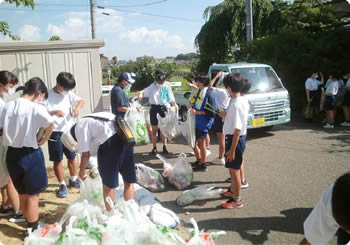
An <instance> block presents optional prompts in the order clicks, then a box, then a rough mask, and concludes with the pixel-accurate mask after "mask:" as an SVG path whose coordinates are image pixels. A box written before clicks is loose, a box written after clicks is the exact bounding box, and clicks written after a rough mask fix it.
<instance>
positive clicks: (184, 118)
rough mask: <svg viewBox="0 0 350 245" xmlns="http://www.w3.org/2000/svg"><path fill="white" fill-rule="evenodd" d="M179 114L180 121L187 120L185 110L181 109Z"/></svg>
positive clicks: (184, 108)
mask: <svg viewBox="0 0 350 245" xmlns="http://www.w3.org/2000/svg"><path fill="white" fill-rule="evenodd" d="M179 114H180V115H179V117H180V121H182V122H185V121H186V120H187V108H186V107H181V109H180V111H179Z"/></svg>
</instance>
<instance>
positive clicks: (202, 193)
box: [176, 184, 222, 206]
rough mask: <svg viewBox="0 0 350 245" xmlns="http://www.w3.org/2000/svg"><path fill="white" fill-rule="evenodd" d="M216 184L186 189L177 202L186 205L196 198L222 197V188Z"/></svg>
mask: <svg viewBox="0 0 350 245" xmlns="http://www.w3.org/2000/svg"><path fill="white" fill-rule="evenodd" d="M214 188H215V185H210V184H208V185H201V186H198V187H196V188H194V189H192V190H187V191H184V192H183V193H181V194H180V196H178V197H177V198H176V202H177V204H178V205H180V206H185V205H187V204H190V203H192V202H193V201H194V200H203V199H209V198H215V197H220V194H221V193H222V189H221V188H220V189H216V190H213V189H214Z"/></svg>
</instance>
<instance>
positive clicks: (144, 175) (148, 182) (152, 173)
mask: <svg viewBox="0 0 350 245" xmlns="http://www.w3.org/2000/svg"><path fill="white" fill-rule="evenodd" d="M135 166H136V177H137V182H138V183H139V184H140V185H142V186H144V187H145V188H147V189H149V190H150V191H152V192H157V191H162V190H164V188H165V186H164V180H163V177H162V176H161V174H160V173H159V172H158V171H157V170H155V169H153V168H150V167H147V166H146V165H144V164H142V163H137V164H135Z"/></svg>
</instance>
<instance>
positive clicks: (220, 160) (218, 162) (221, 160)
mask: <svg viewBox="0 0 350 245" xmlns="http://www.w3.org/2000/svg"><path fill="white" fill-rule="evenodd" d="M212 163H213V164H215V165H225V159H224V158H218V157H217V158H215V159H214V160H213V161H212Z"/></svg>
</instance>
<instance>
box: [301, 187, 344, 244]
mask: <svg viewBox="0 0 350 245" xmlns="http://www.w3.org/2000/svg"><path fill="white" fill-rule="evenodd" d="M333 187H334V184H332V185H330V186H329V187H328V188H327V189H326V190H325V191H324V192H323V194H322V197H321V199H320V201H319V202H318V203H317V204H316V206H315V207H314V209H313V210H312V212H311V213H310V214H309V216H308V217H307V218H306V220H305V222H304V235H305V238H306V239H307V240H308V242H310V243H311V244H328V243H329V241H330V240H331V239H332V238H333V237H334V235H335V234H336V233H337V231H339V228H340V226H339V225H338V223H337V222H336V221H335V219H334V217H333V214H332V193H333ZM340 232H341V233H342V231H341V230H340ZM338 238H339V237H338ZM342 239H344V240H345V241H343V242H345V243H338V244H346V243H347V242H349V241H350V234H342Z"/></svg>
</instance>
